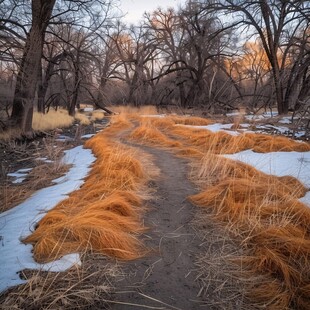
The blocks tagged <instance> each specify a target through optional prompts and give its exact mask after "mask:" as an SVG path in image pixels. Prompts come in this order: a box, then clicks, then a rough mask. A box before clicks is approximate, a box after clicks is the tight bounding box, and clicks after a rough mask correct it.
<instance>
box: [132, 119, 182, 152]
mask: <svg viewBox="0 0 310 310" xmlns="http://www.w3.org/2000/svg"><path fill="white" fill-rule="evenodd" d="M129 138H130V139H132V140H135V141H138V142H141V143H144V144H148V145H158V146H163V147H176V148H179V147H181V146H182V144H181V142H179V141H175V140H172V139H170V138H168V137H167V136H166V135H165V134H163V133H162V132H161V131H160V130H159V129H157V128H156V127H154V126H152V124H151V123H144V124H142V125H140V126H139V127H137V128H136V129H135V130H134V131H133V132H132V133H131V134H130V135H129Z"/></svg>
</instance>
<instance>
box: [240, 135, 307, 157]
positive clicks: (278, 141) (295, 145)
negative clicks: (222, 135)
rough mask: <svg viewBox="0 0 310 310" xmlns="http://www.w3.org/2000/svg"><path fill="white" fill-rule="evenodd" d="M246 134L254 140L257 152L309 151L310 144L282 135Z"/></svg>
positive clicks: (254, 149)
mask: <svg viewBox="0 0 310 310" xmlns="http://www.w3.org/2000/svg"><path fill="white" fill-rule="evenodd" d="M245 136H246V137H247V138H249V139H251V140H253V142H254V146H253V151H254V152H257V153H268V152H292V151H296V152H308V151H310V144H309V143H305V142H297V141H294V140H292V139H289V138H286V137H281V136H269V135H263V134H253V133H246V134H245Z"/></svg>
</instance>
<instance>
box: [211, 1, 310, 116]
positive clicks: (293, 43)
mask: <svg viewBox="0 0 310 310" xmlns="http://www.w3.org/2000/svg"><path fill="white" fill-rule="evenodd" d="M205 9H206V10H207V11H217V12H222V13H223V19H224V18H225V20H229V22H226V26H227V27H229V24H230V26H231V27H234V28H235V29H237V28H236V27H238V28H239V33H240V35H241V34H242V33H244V32H248V34H249V36H248V39H249V38H253V36H254V37H258V38H259V39H260V40H261V43H262V46H263V48H264V50H265V52H266V55H267V58H268V61H269V63H270V66H271V70H272V80H273V84H274V90H275V99H276V102H277V108H278V111H279V113H280V114H283V113H287V112H288V109H289V107H290V106H294V105H295V104H296V100H298V97H299V95H298V92H300V90H301V88H302V86H301V83H302V81H305V76H306V79H307V76H308V67H309V50H306V48H305V47H306V45H307V46H308V45H309V16H310V4H309V1H280V0H277V1H269V0H261V1H249V0H223V1H222V0H221V1H210V2H208V3H207V4H205ZM227 15H230V16H229V18H227ZM242 27H243V28H242ZM301 29H304V31H301ZM306 33H307V35H305V34H306ZM293 51H294V53H297V54H298V57H296V58H294V57H291V55H292V53H293Z"/></svg>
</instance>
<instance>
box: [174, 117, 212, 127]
mask: <svg viewBox="0 0 310 310" xmlns="http://www.w3.org/2000/svg"><path fill="white" fill-rule="evenodd" d="M170 119H171V120H173V121H174V123H175V124H180V125H191V126H206V125H210V124H212V123H213V121H211V120H209V119H206V118H202V117H197V116H170Z"/></svg>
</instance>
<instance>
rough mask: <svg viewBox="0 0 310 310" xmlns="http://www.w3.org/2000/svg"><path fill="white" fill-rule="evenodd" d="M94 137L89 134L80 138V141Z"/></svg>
mask: <svg viewBox="0 0 310 310" xmlns="http://www.w3.org/2000/svg"><path fill="white" fill-rule="evenodd" d="M94 135H95V134H93V133H90V134H87V135H83V136H81V138H82V139H89V138H91V137H93V136H94Z"/></svg>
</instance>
